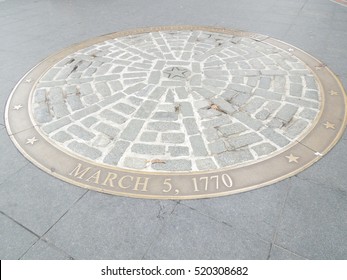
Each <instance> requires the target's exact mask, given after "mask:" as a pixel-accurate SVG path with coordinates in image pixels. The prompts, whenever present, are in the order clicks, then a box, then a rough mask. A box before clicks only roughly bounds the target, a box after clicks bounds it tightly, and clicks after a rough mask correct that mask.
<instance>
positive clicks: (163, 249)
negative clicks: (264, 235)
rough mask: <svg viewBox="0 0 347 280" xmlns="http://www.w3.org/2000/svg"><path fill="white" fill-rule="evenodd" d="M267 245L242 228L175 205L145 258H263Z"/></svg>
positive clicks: (268, 247)
mask: <svg viewBox="0 0 347 280" xmlns="http://www.w3.org/2000/svg"><path fill="white" fill-rule="evenodd" d="M197 232H204V234H196V233H197ZM193 236H194V237H193ZM230 240H233V242H230ZM187 244H189V245H187ZM269 249H270V245H269V244H268V243H266V242H264V241H262V240H260V239H258V238H256V237H254V236H252V235H250V234H248V233H246V232H243V231H238V230H235V229H234V228H232V227H230V226H227V225H225V224H223V223H221V222H218V221H215V220H213V219H210V218H209V217H206V216H204V215H201V214H200V213H199V212H197V211H194V210H192V209H190V208H188V207H186V206H183V205H178V206H177V208H176V209H175V211H174V213H173V214H172V215H171V216H170V217H169V218H168V220H167V222H166V223H165V225H164V227H163V229H162V231H161V234H160V235H158V236H157V237H156V241H155V242H154V243H153V245H152V246H151V247H150V249H149V250H148V252H147V254H146V256H145V259H229V260H230V259H266V257H267V254H268V252H269Z"/></svg>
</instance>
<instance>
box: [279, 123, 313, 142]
mask: <svg viewBox="0 0 347 280" xmlns="http://www.w3.org/2000/svg"><path fill="white" fill-rule="evenodd" d="M308 125H309V123H308V122H307V121H305V120H302V119H297V120H295V121H294V122H292V123H290V125H289V126H288V128H287V130H286V132H285V135H286V136H287V137H289V138H290V139H294V138H295V137H297V136H298V135H299V134H300V133H302V132H303V131H304V130H305V129H306V128H307V127H308Z"/></svg>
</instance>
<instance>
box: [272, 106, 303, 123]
mask: <svg viewBox="0 0 347 280" xmlns="http://www.w3.org/2000/svg"><path fill="white" fill-rule="evenodd" d="M297 110H298V107H297V106H294V105H291V104H285V105H284V106H283V107H282V108H281V109H280V110H279V111H278V113H277V114H276V118H278V119H281V120H282V121H284V122H285V123H288V122H289V121H290V120H291V119H292V118H293V116H294V115H295V113H296V112H297Z"/></svg>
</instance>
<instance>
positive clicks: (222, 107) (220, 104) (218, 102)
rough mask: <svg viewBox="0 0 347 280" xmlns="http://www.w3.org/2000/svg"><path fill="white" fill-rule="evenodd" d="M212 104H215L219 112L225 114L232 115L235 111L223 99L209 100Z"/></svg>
mask: <svg viewBox="0 0 347 280" xmlns="http://www.w3.org/2000/svg"><path fill="white" fill-rule="evenodd" d="M211 101H212V103H213V104H216V105H217V106H218V108H219V110H221V111H223V112H225V113H226V114H230V115H231V114H233V113H234V112H235V111H236V110H235V108H234V107H233V106H232V105H231V104H230V103H229V102H227V101H225V100H224V99H223V98H220V97H219V98H213V99H211Z"/></svg>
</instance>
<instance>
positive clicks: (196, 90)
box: [192, 87, 215, 99]
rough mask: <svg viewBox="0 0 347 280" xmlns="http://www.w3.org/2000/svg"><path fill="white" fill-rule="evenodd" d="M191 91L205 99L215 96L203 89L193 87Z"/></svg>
mask: <svg viewBox="0 0 347 280" xmlns="http://www.w3.org/2000/svg"><path fill="white" fill-rule="evenodd" d="M192 90H193V91H195V92H196V93H198V94H199V95H201V96H202V97H204V98H207V99H209V98H212V97H214V96H215V94H214V93H213V92H212V91H209V90H207V89H206V88H203V87H193V88H192Z"/></svg>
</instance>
